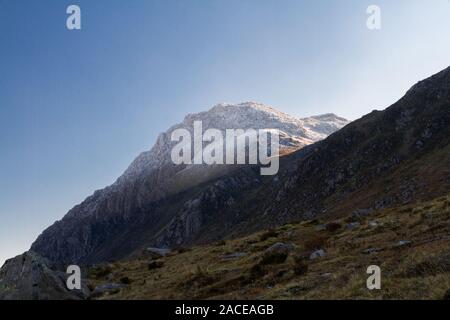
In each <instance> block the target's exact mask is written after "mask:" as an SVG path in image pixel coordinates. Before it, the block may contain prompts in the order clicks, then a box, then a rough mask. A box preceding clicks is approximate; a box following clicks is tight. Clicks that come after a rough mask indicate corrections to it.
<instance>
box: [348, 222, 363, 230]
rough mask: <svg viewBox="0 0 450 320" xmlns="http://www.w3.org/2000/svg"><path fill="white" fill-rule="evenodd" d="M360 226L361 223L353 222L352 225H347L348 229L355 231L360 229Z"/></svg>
mask: <svg viewBox="0 0 450 320" xmlns="http://www.w3.org/2000/svg"><path fill="white" fill-rule="evenodd" d="M360 225H361V224H360V223H359V222H351V223H349V224H347V229H348V230H353V229H356V228H358V227H359V226H360Z"/></svg>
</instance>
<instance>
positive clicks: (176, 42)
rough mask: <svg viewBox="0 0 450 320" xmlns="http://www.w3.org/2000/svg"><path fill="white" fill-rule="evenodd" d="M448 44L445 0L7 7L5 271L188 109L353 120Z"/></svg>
mask: <svg viewBox="0 0 450 320" xmlns="http://www.w3.org/2000/svg"><path fill="white" fill-rule="evenodd" d="M372 3H374V4H378V5H379V6H380V7H381V10H382V29H381V30H380V31H369V30H368V29H367V28H366V19H367V14H366V8H367V6H368V5H369V4H372ZM69 4H77V5H79V6H80V7H81V10H82V30H81V31H68V30H67V29H66V23H65V22H66V17H67V15H66V13H65V11H66V8H67V6H68V5H69ZM449 35H450V2H449V1H447V0H431V1H430V0H395V1H378V0H372V1H364V0H354V1H350V0H348V1H345V0H343V1H341V0H339V1H338V0H335V1H325V0H314V1H313V0H310V1H300V0H292V1H290V0H282V1H279V0H178V1H173V0H131V1H130V0H108V1H106V0H95V1H92V0H89V1H87V0H71V1H65V0H46V1H25V0H0V264H1V263H2V262H3V260H4V259H5V258H8V257H11V256H14V255H17V254H20V253H21V252H23V251H25V250H27V249H28V248H29V246H30V244H31V242H32V241H33V240H34V239H35V238H36V236H37V235H38V234H39V233H40V232H41V231H42V230H43V229H44V228H45V227H47V226H49V225H50V224H52V223H53V222H54V221H55V220H57V219H60V218H61V217H62V216H63V215H64V214H65V213H66V212H67V211H68V210H69V209H70V208H71V207H72V206H74V205H75V204H77V203H79V202H80V201H82V200H83V199H84V198H85V197H86V196H88V195H90V194H91V193H92V192H93V191H94V190H95V189H99V188H102V187H104V186H106V185H108V184H110V183H112V182H113V181H114V180H115V178H117V177H118V176H119V175H120V174H121V173H122V172H123V171H124V170H125V168H126V167H127V165H128V164H129V163H130V162H131V161H132V160H133V158H134V157H135V156H137V155H138V154H139V153H140V152H141V151H143V150H148V149H150V147H151V146H152V144H153V142H154V141H155V138H156V136H157V134H158V133H159V132H161V131H165V130H166V129H167V128H168V127H169V126H170V125H172V124H174V123H176V122H179V121H180V120H181V119H182V118H183V116H184V115H185V114H186V113H190V112H197V111H201V110H206V109H208V108H209V107H211V106H212V105H214V104H216V103H219V102H241V101H249V100H250V101H258V102H262V103H266V104H269V105H273V106H275V107H277V108H279V109H280V110H282V111H285V112H288V113H291V114H293V115H296V116H308V115H312V114H319V113H326V112H334V113H336V114H339V115H341V116H344V117H347V118H349V119H356V118H358V117H360V116H361V115H363V114H366V113H367V112H370V111H371V110H372V109H384V108H385V107H387V106H388V105H390V104H391V103H393V102H394V101H395V100H397V99H398V98H400V97H401V96H402V95H403V94H404V92H405V91H406V90H407V89H408V88H409V87H410V86H411V85H413V84H414V83H415V82H417V81H418V80H420V79H423V78H425V77H427V76H429V75H431V74H433V73H435V72H437V71H440V70H441V69H443V68H445V67H447V66H448V65H450V41H449Z"/></svg>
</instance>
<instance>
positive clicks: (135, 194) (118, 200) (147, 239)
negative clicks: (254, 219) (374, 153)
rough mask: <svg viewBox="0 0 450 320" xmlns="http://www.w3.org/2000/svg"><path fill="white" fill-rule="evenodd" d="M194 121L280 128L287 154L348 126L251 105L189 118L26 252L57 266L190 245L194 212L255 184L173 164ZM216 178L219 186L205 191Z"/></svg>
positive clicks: (231, 169) (223, 168)
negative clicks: (175, 135) (181, 132)
mask: <svg viewBox="0 0 450 320" xmlns="http://www.w3.org/2000/svg"><path fill="white" fill-rule="evenodd" d="M194 121H202V123H203V130H206V129H207V128H215V129H219V130H221V131H222V132H225V130H226V129H249V128H253V129H256V130H257V129H278V130H279V131H280V147H281V148H282V150H283V149H286V150H287V151H288V152H291V151H292V150H297V149H300V148H302V147H304V146H306V145H309V144H311V143H313V142H315V141H318V140H320V139H323V138H324V137H326V136H327V135H328V134H329V133H331V132H334V131H336V130H338V129H339V128H341V127H342V126H344V125H345V124H347V123H348V122H347V121H346V120H345V119H343V118H339V117H337V116H335V115H333V114H327V115H322V116H316V117H311V118H305V119H297V118H294V117H292V116H289V115H287V114H285V113H282V112H279V111H277V110H275V109H273V108H271V107H268V106H265V105H262V104H257V103H251V102H248V103H243V104H239V105H230V104H221V105H217V106H215V107H213V108H212V109H211V110H209V111H207V112H202V113H198V114H190V115H187V116H186V117H185V119H184V121H183V122H182V123H180V124H177V125H175V126H173V127H172V128H170V129H169V130H168V131H167V132H165V133H162V134H161V135H160V136H159V137H158V139H157V142H156V144H155V146H154V147H153V148H152V149H151V150H150V151H148V152H144V153H142V154H141V155H139V156H138V157H137V158H136V160H135V161H133V163H132V164H131V165H130V167H129V168H128V169H127V170H126V171H125V173H124V174H123V175H122V176H121V177H120V178H119V179H117V181H116V182H115V183H114V184H113V185H112V186H109V187H107V188H105V189H103V190H99V191H96V192H95V193H94V194H93V195H92V196H90V197H89V198H87V199H86V200H85V201H84V202H83V203H81V204H80V205H78V206H76V207H74V208H73V209H72V210H70V211H69V213H68V214H67V215H66V216H65V217H64V218H63V219H62V220H61V221H58V222H56V223H55V224H54V225H53V226H51V227H50V228H48V229H47V230H45V231H44V232H43V234H42V235H41V236H39V238H38V239H37V240H36V242H35V243H34V244H33V246H32V250H34V251H36V252H38V253H40V254H42V255H43V256H45V257H47V258H49V259H50V260H52V261H55V262H61V263H90V262H98V261H105V260H108V259H116V258H121V257H123V256H125V255H127V254H129V253H130V252H133V251H135V250H136V249H139V248H140V247H142V246H145V245H148V244H153V243H156V244H158V245H161V246H174V245H180V244H182V243H184V242H186V241H193V240H194V238H195V237H196V236H197V233H198V232H199V230H200V228H201V227H203V225H204V222H205V219H207V217H205V216H204V214H203V210H205V209H202V210H200V207H199V206H200V205H201V206H203V205H210V206H211V210H214V209H213V207H220V206H224V205H225V206H226V205H227V204H231V203H232V202H233V196H232V194H234V193H239V192H242V191H243V190H245V188H252V184H254V183H255V180H258V179H259V177H257V176H255V177H254V178H251V179H250V178H249V177H248V174H247V173H246V174H245V175H243V176H242V177H238V176H236V172H241V171H240V170H242V166H230V165H214V166H208V165H175V164H173V162H172V161H171V158H170V153H171V149H172V147H173V146H174V144H175V143H174V142H172V141H171V140H170V139H171V133H172V132H173V130H175V129H178V128H185V129H187V130H188V131H190V132H191V134H192V131H193V123H194ZM282 152H283V151H282ZM244 167H246V166H244ZM251 172H252V174H253V171H251ZM217 179H219V180H220V181H217V182H215V184H211V181H215V180H217ZM219 193H221V194H224V193H227V194H228V195H220V196H219V195H218V194H219ZM216 197H217V198H216ZM222 198H223V199H222ZM201 211H202V212H201Z"/></svg>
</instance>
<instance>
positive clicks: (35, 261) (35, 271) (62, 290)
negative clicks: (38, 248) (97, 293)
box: [0, 251, 88, 300]
mask: <svg viewBox="0 0 450 320" xmlns="http://www.w3.org/2000/svg"><path fill="white" fill-rule="evenodd" d="M66 279H67V275H66V274H65V273H64V272H61V271H57V270H56V269H55V267H54V266H53V264H52V263H51V262H50V261H48V260H47V259H45V258H43V257H41V256H39V255H38V254H36V253H35V252H32V251H29V252H26V253H24V254H22V255H20V256H17V257H15V258H13V259H10V260H7V261H6V262H5V264H4V265H3V267H2V268H1V270H0V300H78V299H84V298H86V297H87V295H88V290H87V289H86V288H85V287H84V288H83V290H73V291H70V290H68V289H67V287H66Z"/></svg>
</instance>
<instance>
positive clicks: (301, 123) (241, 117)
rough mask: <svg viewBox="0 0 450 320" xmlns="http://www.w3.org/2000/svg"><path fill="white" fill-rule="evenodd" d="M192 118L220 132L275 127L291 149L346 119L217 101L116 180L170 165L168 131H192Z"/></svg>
mask: <svg viewBox="0 0 450 320" xmlns="http://www.w3.org/2000/svg"><path fill="white" fill-rule="evenodd" d="M194 121H202V124H203V130H206V129H210V128H214V129H219V130H221V131H222V132H223V133H224V132H225V130H226V129H244V130H246V129H255V130H258V129H278V130H279V133H280V148H293V149H299V148H302V147H304V146H306V145H309V144H311V143H314V142H317V141H319V140H322V139H324V138H326V137H327V136H328V135H329V134H331V133H333V132H335V131H337V130H339V129H340V128H342V127H343V126H345V125H346V124H347V123H348V121H347V120H346V119H344V118H340V117H338V116H336V115H334V114H326V115H320V116H313V117H310V118H303V119H298V118H295V117H293V116H290V115H288V114H286V113H283V112H280V111H278V110H276V109H274V108H272V107H269V106H266V105H263V104H260V103H255V102H245V103H241V104H226V103H222V104H218V105H216V106H214V107H213V108H212V109H210V110H209V111H205V112H200V113H195V114H188V115H187V116H186V117H185V118H184V120H183V122H182V123H179V124H177V125H174V126H172V127H171V128H170V129H169V130H167V131H166V132H164V133H162V134H160V135H159V137H158V139H157V142H156V144H155V146H154V147H153V148H152V149H151V150H150V151H147V152H143V153H141V154H140V155H139V156H138V157H137V158H136V159H135V160H134V161H133V163H132V164H131V165H130V166H129V167H128V169H127V170H126V171H125V173H124V174H123V175H122V176H121V177H120V178H119V179H118V183H122V182H125V181H127V180H129V179H133V178H136V177H138V176H140V175H142V174H143V173H145V172H148V171H149V170H154V169H157V168H159V167H161V166H162V165H166V164H169V163H170V162H171V159H170V152H171V149H172V147H173V146H174V145H175V142H172V141H171V140H170V137H171V133H172V132H173V131H174V130H176V129H179V128H185V129H187V130H188V131H189V132H191V134H193V124H194ZM182 169H184V168H182Z"/></svg>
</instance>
